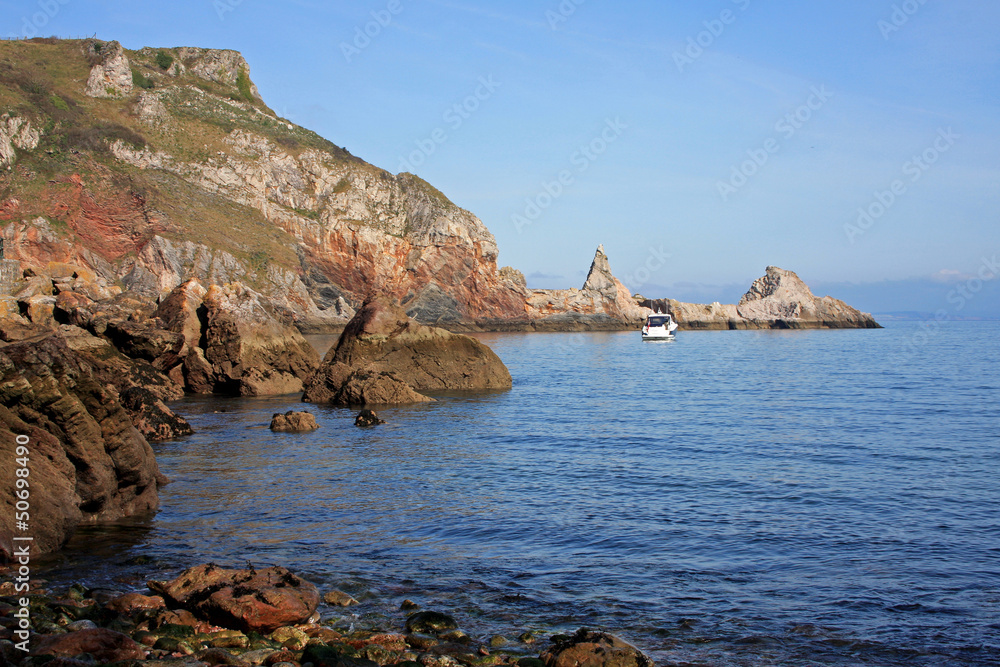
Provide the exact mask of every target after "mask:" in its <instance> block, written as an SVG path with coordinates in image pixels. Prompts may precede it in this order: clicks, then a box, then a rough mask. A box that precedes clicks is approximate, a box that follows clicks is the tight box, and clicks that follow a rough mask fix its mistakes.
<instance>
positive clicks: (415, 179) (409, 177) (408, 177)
mask: <svg viewBox="0 0 1000 667" xmlns="http://www.w3.org/2000/svg"><path fill="white" fill-rule="evenodd" d="M400 176H403V177H404V179H403V182H402V185H403V187H404V188H407V187H408V186H416V187H415V188H414V189H416V190H418V191H420V192H423V193H424V194H426V195H428V196H430V198H431V199H434V200H437V202H438V203H439V204H443V205H445V206H454V205H455V204H453V203H452V201H451V200H450V199H448V198H447V197H446V196H445V195H444V193H443V192H441V191H440V190H438V189H437V188H436V187H434V186H433V185H431V184H430V183H428V182H427V181H425V180H424V179H422V178H420V177H419V176H417V175H416V174H411V173H410V172H408V171H405V172H403V173H402V174H400Z"/></svg>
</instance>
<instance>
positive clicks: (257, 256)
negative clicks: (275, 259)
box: [249, 250, 269, 275]
mask: <svg viewBox="0 0 1000 667" xmlns="http://www.w3.org/2000/svg"><path fill="white" fill-rule="evenodd" d="M268 259H269V256H268V254H267V252H265V251H264V250H255V251H254V252H252V253H250V261H249V264H250V268H251V269H253V271H254V273H257V274H258V275H259V274H262V273H266V272H267V263H268Z"/></svg>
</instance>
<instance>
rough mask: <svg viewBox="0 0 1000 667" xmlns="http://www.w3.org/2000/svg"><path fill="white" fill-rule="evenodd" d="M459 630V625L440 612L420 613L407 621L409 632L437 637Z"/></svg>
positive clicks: (410, 616) (411, 615)
mask: <svg viewBox="0 0 1000 667" xmlns="http://www.w3.org/2000/svg"><path fill="white" fill-rule="evenodd" d="M456 628H458V623H457V622H456V621H455V619H454V618H452V617H451V616H449V615H448V614H442V613H441V612H439V611H418V612H417V613H415V614H410V615H409V616H408V617H407V619H406V631H407V632H411V633H412V632H422V633H425V634H432V635H437V634H441V633H442V632H447V631H448V630H455V629H456Z"/></svg>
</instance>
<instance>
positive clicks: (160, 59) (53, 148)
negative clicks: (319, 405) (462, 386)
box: [0, 40, 525, 330]
mask: <svg viewBox="0 0 1000 667" xmlns="http://www.w3.org/2000/svg"><path fill="white" fill-rule="evenodd" d="M0 112H2V113H3V114H4V115H3V116H2V117H0V166H2V167H4V169H5V171H4V173H3V174H2V175H0V193H2V196H0V223H2V224H3V236H4V238H5V239H6V241H7V248H8V257H13V258H15V259H19V260H21V262H22V264H23V265H24V266H28V267H31V266H39V267H44V266H46V265H47V264H48V263H49V262H52V261H57V262H72V263H75V264H79V265H82V266H84V267H86V268H88V269H90V270H92V271H94V272H95V273H96V274H97V275H98V276H100V277H101V278H103V279H104V280H106V281H107V282H108V283H109V284H117V285H120V286H121V287H122V288H124V289H126V290H131V291H134V292H139V293H143V294H146V295H147V296H148V297H150V298H157V297H160V296H162V295H165V294H166V293H167V292H169V291H170V290H172V289H173V288H174V287H177V286H178V285H180V284H181V283H183V282H184V281H186V280H187V279H189V278H197V279H198V280H200V281H201V282H202V283H204V284H205V285H211V284H223V283H228V282H233V281H237V280H238V281H240V282H243V283H244V284H247V285H249V286H251V287H253V288H254V289H257V290H258V291H260V292H261V293H263V294H264V295H265V296H267V297H268V298H269V299H270V300H271V301H272V302H274V303H275V304H276V305H277V306H279V307H281V308H284V309H285V310H287V311H288V312H289V313H291V314H292V315H293V316H294V318H295V320H296V321H297V323H298V325H299V326H300V328H302V329H306V330H309V329H324V328H336V327H337V326H338V325H339V326H343V324H344V323H346V322H347V320H348V319H350V317H351V315H353V309H354V308H356V307H358V306H359V305H360V304H361V302H362V301H363V300H364V299H365V297H366V296H368V295H371V294H375V293H381V294H389V295H391V296H393V297H395V298H397V299H399V300H401V301H402V302H403V303H404V305H405V307H406V309H407V311H408V312H409V313H410V314H411V315H413V316H415V317H417V318H419V319H421V320H422V321H425V322H437V323H442V324H456V325H458V324H460V323H466V324H468V325H472V323H474V322H475V321H476V320H484V321H489V320H510V319H517V318H521V319H523V318H525V289H524V287H523V284H518V283H517V281H516V278H515V279H512V278H511V274H510V272H501V271H500V270H499V269H498V267H497V263H496V260H497V246H496V241H495V239H494V237H493V235H492V234H491V233H490V232H489V230H488V229H487V228H486V227H485V225H483V223H482V222H481V221H480V220H479V219H478V218H476V217H475V216H474V215H472V214H471V213H469V212H468V211H465V210H462V209H461V208H459V207H457V206H455V205H454V204H453V203H452V202H450V201H449V200H448V199H447V197H445V196H444V195H443V194H441V193H440V192H439V191H438V190H436V189H435V188H433V187H432V186H430V185H429V184H427V183H425V182H424V181H422V180H421V179H420V178H418V177H416V176H414V175H412V174H405V173H404V174H399V175H393V174H390V173H388V172H385V171H383V170H381V169H378V168H376V167H373V166H372V165H370V164H367V163H366V162H364V161H363V160H360V159H358V158H356V157H354V156H352V155H350V154H349V153H348V152H347V151H346V150H344V149H342V148H339V147H337V146H335V145H334V144H332V143H330V142H328V141H326V140H324V139H322V138H321V137H319V136H317V135H316V134H314V133H312V132H309V131H308V130H305V129H303V128H301V127H298V126H296V125H294V124H292V123H290V122H288V121H286V120H284V119H282V118H279V117H278V116H277V115H276V114H275V113H274V112H273V111H271V110H270V109H269V108H268V107H267V106H266V105H265V104H264V103H263V101H262V100H261V99H260V96H259V93H258V92H257V89H256V87H255V86H254V85H253V83H252V82H251V80H250V78H249V67H248V65H247V63H246V61H245V60H244V59H243V58H242V56H240V55H239V54H238V53H235V52H232V51H217V50H211V49H195V48H175V49H143V50H140V51H130V50H126V49H123V48H122V47H121V45H120V44H118V43H117V42H102V41H98V40H84V41H75V40H63V41H58V40H32V41H27V42H23V41H22V42H17V41H15V42H4V43H2V44H0Z"/></svg>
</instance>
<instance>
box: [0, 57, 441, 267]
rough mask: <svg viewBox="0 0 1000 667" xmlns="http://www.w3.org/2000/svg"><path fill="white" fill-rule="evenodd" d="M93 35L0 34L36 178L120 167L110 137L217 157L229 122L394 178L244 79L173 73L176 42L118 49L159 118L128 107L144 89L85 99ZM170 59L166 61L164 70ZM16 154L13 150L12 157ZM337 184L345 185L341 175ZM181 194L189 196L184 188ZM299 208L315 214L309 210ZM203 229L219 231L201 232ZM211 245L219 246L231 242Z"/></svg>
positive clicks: (409, 187) (177, 153)
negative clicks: (86, 166)
mask: <svg viewBox="0 0 1000 667" xmlns="http://www.w3.org/2000/svg"><path fill="white" fill-rule="evenodd" d="M94 41H95V40H59V39H35V40H10V41H0V114H3V113H5V112H9V113H12V114H16V115H22V116H25V117H28V118H30V119H32V121H33V123H34V124H35V125H36V126H37V127H40V128H42V129H43V130H44V137H43V140H42V144H41V145H40V146H39V149H38V150H36V151H33V153H34V154H35V157H34V158H32V160H31V162H32V168H33V169H34V170H35V172H37V173H36V175H37V177H38V178H45V177H47V178H50V179H53V178H58V177H60V176H63V177H66V176H69V175H70V174H72V173H75V172H74V170H79V169H81V164H80V162H81V161H80V160H79V159H78V157H79V154H80V153H84V154H87V155H92V156H93V157H94V159H95V160H97V161H98V162H101V163H105V164H107V166H108V167H109V168H111V169H119V170H123V169H124V168H125V165H122V164H121V163H118V162H117V161H114V160H113V159H112V158H111V157H110V156H109V155H108V145H109V144H110V143H111V142H113V141H115V140H117V139H121V140H123V141H125V142H126V143H128V144H131V145H132V146H134V147H137V148H141V147H144V146H146V147H149V148H150V149H151V150H153V151H163V152H166V153H168V154H170V155H172V156H174V157H175V158H177V159H180V160H184V161H197V162H207V161H208V160H210V159H215V158H218V157H220V153H221V154H223V155H227V154H231V153H232V150H233V149H232V146H230V144H229V143H228V142H227V141H226V140H227V137H228V136H229V134H230V133H231V132H232V131H233V130H235V129H241V130H245V131H247V132H251V133H254V134H259V135H261V136H263V137H265V138H267V139H268V140H269V141H271V142H272V143H274V144H275V145H277V146H278V147H279V148H280V149H281V150H283V151H285V152H286V153H288V154H290V155H292V156H295V157H298V156H299V155H301V154H302V153H303V152H304V151H306V150H316V151H320V152H322V153H324V154H326V156H328V157H326V158H325V160H326V161H328V162H329V163H331V164H332V165H333V166H336V165H344V164H349V165H350V166H351V167H352V168H353V169H361V170H364V171H367V172H370V173H372V174H374V175H376V176H377V177H380V178H388V179H392V178H394V177H393V176H392V175H391V174H389V173H388V172H385V171H383V170H382V169H379V168H377V167H375V166H373V165H370V164H368V163H366V162H364V161H363V160H361V159H360V158H357V157H355V156H353V155H351V154H350V153H349V152H348V151H347V150H346V149H344V148H341V147H339V146H336V145H335V144H333V143H332V142H330V141H328V140H326V139H324V138H323V137H321V136H319V135H318V134H316V133H315V132H312V131H310V130H307V129H305V128H303V127H299V126H297V125H295V124H293V123H290V122H289V121H286V120H285V119H282V118H279V117H278V116H277V115H276V114H275V113H274V111H272V110H271V109H269V108H268V107H267V105H265V104H264V103H263V102H262V101H261V100H258V99H256V98H252V97H251V96H250V95H248V94H247V93H248V90H249V80H248V79H247V80H245V81H238V82H236V83H235V84H232V85H227V84H222V83H219V82H215V81H209V80H207V79H203V78H201V77H199V76H197V75H195V74H192V73H190V72H188V73H185V74H183V75H177V74H178V73H179V72H180V69H179V68H178V67H176V66H175V65H178V64H179V63H180V58H179V54H178V52H177V50H176V49H143V50H142V51H131V50H126V54H127V56H128V58H129V60H130V64H131V66H132V69H133V70H134V71H135V72H137V73H138V74H139V75H141V77H143V78H145V79H148V80H149V82H150V83H151V85H152V87H151V88H150V89H149V91H148V92H150V93H152V94H157V95H162V96H163V103H164V105H165V107H166V108H167V111H168V119H167V122H166V123H165V124H163V125H160V126H155V127H151V126H148V125H146V124H144V123H143V122H142V121H141V120H140V119H139V117H138V116H137V114H136V112H135V103H136V100H137V98H138V96H139V95H140V94H141V93H143V92H146V91H143V90H141V89H137V90H135V91H134V92H133V93H132V94H131V95H130V96H128V97H126V98H123V99H93V98H89V97H86V96H85V95H84V94H83V91H84V89H85V87H86V83H87V79H88V78H89V75H90V69H91V67H92V65H93V64H94V63H95V62H97V60H98V59H99V58H98V57H95V56H93V55H90V52H91V49H90V48H89V47H90V45H91V44H92V43H94ZM170 59H173V61H172V62H170V63H169V65H168V66H167V67H166V68H164V67H163V65H164V64H166V63H167V61H168V60H170ZM25 155H26V154H25V153H24V152H23V151H19V157H18V159H19V160H21V159H22V158H23V157H24V156H25ZM398 182H399V183H400V185H401V186H402V188H403V189H404V191H411V192H419V193H422V194H424V195H426V196H427V197H428V198H429V200H430V201H432V202H434V203H435V204H438V205H440V206H442V207H444V208H453V207H455V205H454V204H453V203H452V202H451V201H450V200H449V199H448V198H447V197H446V196H445V195H444V194H443V193H442V192H440V191H439V190H438V189H437V188H435V187H433V186H432V185H430V184H429V183H427V182H426V181H424V180H423V179H421V178H419V177H418V176H415V175H412V174H401V175H400V177H399V179H398ZM338 187H339V186H338ZM344 187H345V188H346V187H350V185H349V183H345V186H344ZM196 190H197V189H192V190H191V192H192V193H193V192H195V191H196ZM176 191H179V188H175V187H171V188H167V189H166V190H165V191H164V192H163V201H161V202H160V206H161V207H163V208H164V210H167V209H171V210H173V211H175V212H176V214H177V215H181V214H182V213H183V212H184V211H185V210H187V209H190V208H191V205H190V203H189V202H188V201H184V200H175V199H174V194H173V193H174V192H176ZM198 192H200V191H198ZM184 196H185V197H190V196H191V193H188V194H186V195H184ZM222 201H224V200H223V199H222V198H221V197H217V198H215V204H213V205H221V202H222ZM206 206H207V204H206ZM203 208H204V207H203ZM203 214H204V211H203ZM302 214H303V215H306V216H307V217H311V218H313V219H316V217H317V214H316V213H312V214H311V215H310V214H306V213H302ZM258 215H259V214H258ZM244 216H245V214H244ZM209 217H212V216H209ZM177 221H178V222H183V223H184V226H185V227H187V228H189V230H190V231H191V233H196V230H195V228H196V227H198V226H199V225H200V223H199V221H198V218H192V219H190V220H188V219H187V218H177ZM204 236H205V237H206V238H207V237H218V236H219V235H218V234H216V233H214V232H210V231H206V232H205V233H204ZM220 240H221V237H220ZM212 245H213V247H229V246H231V243H229V244H226V245H222V244H215V243H213V244H212ZM278 255H279V256H281V253H278ZM279 261H280V260H279ZM281 263H282V264H284V262H283V261H282V262H281Z"/></svg>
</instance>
